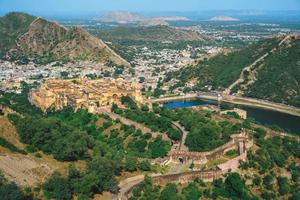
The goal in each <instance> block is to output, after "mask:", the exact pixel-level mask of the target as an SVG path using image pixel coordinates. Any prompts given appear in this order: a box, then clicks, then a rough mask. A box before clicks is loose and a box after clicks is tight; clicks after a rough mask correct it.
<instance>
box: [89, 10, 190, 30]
mask: <svg viewBox="0 0 300 200" xmlns="http://www.w3.org/2000/svg"><path fill="white" fill-rule="evenodd" d="M94 19H95V20H99V21H102V22H110V23H119V24H130V23H134V24H138V25H142V26H157V25H168V21H187V20H189V19H188V18H186V17H181V16H159V17H148V16H144V15H143V14H140V13H134V12H128V11H111V12H107V13H105V14H104V15H102V16H100V17H95V18H94Z"/></svg>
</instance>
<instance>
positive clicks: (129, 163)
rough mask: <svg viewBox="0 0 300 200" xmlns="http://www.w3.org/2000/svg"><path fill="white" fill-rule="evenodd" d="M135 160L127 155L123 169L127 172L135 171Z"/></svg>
mask: <svg viewBox="0 0 300 200" xmlns="http://www.w3.org/2000/svg"><path fill="white" fill-rule="evenodd" d="M136 166H137V160H136V158H133V157H127V158H126V161H125V170H126V171H129V172H134V171H136Z"/></svg>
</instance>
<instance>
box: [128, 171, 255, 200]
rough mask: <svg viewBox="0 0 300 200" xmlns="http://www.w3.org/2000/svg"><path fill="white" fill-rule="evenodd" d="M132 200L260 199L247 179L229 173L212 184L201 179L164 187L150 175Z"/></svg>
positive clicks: (137, 189)
mask: <svg viewBox="0 0 300 200" xmlns="http://www.w3.org/2000/svg"><path fill="white" fill-rule="evenodd" d="M132 194H133V196H132V197H130V198H129V199H130V200H151V199H158V200H198V199H200V198H205V199H206V198H207V199H234V200H235V199H236V200H237V199H243V200H252V199H253V200H254V199H258V198H257V197H255V195H253V194H252V193H251V192H250V191H249V189H248V188H247V186H246V184H245V180H243V179H242V177H241V176H240V175H239V174H238V173H229V174H227V175H226V178H225V181H223V180H222V179H217V180H214V181H213V183H212V184H205V183H204V182H203V181H201V180H200V179H196V180H195V181H194V182H191V183H189V184H188V185H187V186H181V185H179V187H178V185H175V184H167V185H166V186H164V187H160V186H155V185H153V184H152V181H151V179H150V178H149V177H146V178H145V180H144V182H143V183H142V184H140V185H139V186H138V187H137V188H135V189H134V190H133V192H132Z"/></svg>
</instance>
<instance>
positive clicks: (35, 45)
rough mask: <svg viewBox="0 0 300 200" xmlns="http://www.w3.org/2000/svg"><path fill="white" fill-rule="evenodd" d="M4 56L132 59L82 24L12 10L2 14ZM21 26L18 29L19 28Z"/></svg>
mask: <svg viewBox="0 0 300 200" xmlns="http://www.w3.org/2000/svg"><path fill="white" fill-rule="evenodd" d="M0 23H1V24H2V23H3V24H5V26H3V27H2V28H1V33H0V34H1V35H3V37H1V39H3V40H5V41H9V42H7V44H5V45H3V46H1V52H2V56H4V55H5V56H6V58H10V59H20V58H23V59H24V58H25V59H34V60H36V61H37V62H39V61H40V62H47V61H49V62H51V61H55V60H89V61H96V62H103V63H108V62H113V63H115V64H118V65H128V63H127V62H126V61H125V60H124V59H122V58H121V57H120V56H118V55H117V54H116V53H115V52H114V51H113V50H111V49H110V48H109V47H108V46H107V45H106V44H105V43H104V42H103V41H102V40H101V39H98V38H96V37H94V36H92V35H91V34H89V33H88V32H86V31H85V30H83V29H82V28H79V27H72V28H70V29H67V28H65V27H63V26H61V25H59V24H57V23H56V22H52V21H48V20H45V19H42V18H39V17H38V18H36V17H33V16H29V15H26V14H23V13H10V14H8V15H6V16H4V17H2V18H0ZM16 30H17V31H16Z"/></svg>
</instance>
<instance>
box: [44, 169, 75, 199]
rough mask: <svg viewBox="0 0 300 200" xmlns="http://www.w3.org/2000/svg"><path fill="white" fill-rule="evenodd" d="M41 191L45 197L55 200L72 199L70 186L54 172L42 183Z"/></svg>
mask: <svg viewBox="0 0 300 200" xmlns="http://www.w3.org/2000/svg"><path fill="white" fill-rule="evenodd" d="M43 190H44V193H45V196H46V197H48V198H50V199H51V198H53V199H57V200H69V199H72V191H71V187H70V184H69V182H68V180H67V179H66V178H64V177H63V176H62V175H61V174H60V173H59V172H54V173H53V174H52V175H51V177H50V178H49V179H48V180H47V181H46V182H45V183H44V185H43Z"/></svg>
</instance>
